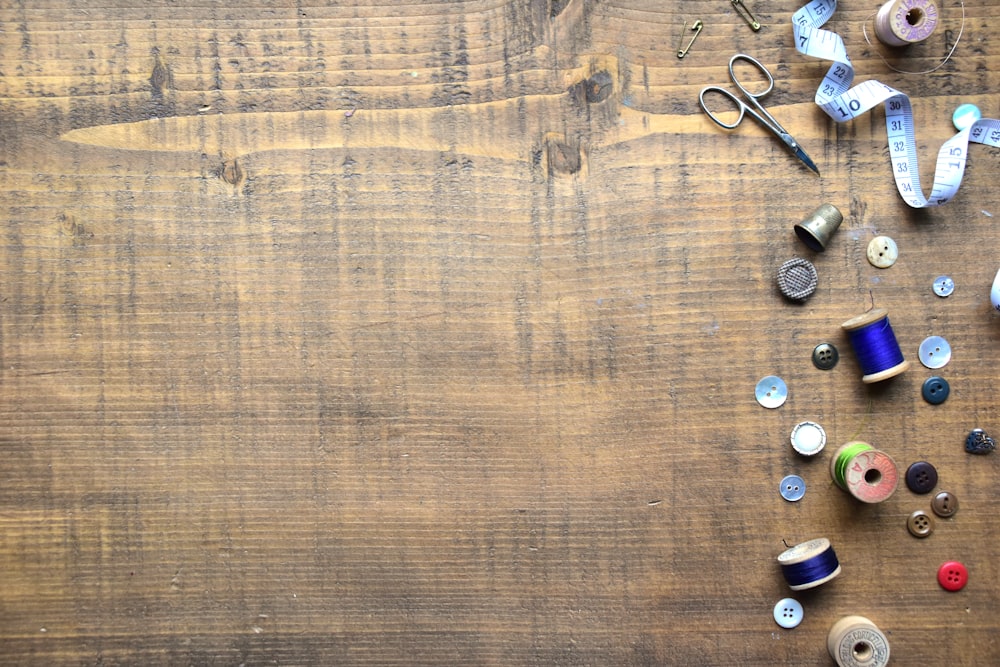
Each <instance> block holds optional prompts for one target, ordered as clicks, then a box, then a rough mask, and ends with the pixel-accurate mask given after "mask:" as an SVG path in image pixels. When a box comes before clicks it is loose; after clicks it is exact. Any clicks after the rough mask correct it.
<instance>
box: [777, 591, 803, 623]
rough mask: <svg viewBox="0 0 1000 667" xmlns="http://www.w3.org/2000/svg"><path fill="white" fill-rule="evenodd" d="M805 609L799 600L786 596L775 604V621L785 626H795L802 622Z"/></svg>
mask: <svg viewBox="0 0 1000 667" xmlns="http://www.w3.org/2000/svg"><path fill="white" fill-rule="evenodd" d="M802 616H803V610H802V605H801V604H800V603H799V601H798V600H794V599H792V598H784V599H783V600H778V604H776V605H774V622H775V623H777V624H778V625H780V626H781V627H783V628H789V629H791V628H794V627H795V626H797V625H798V624H799V623H801V622H802Z"/></svg>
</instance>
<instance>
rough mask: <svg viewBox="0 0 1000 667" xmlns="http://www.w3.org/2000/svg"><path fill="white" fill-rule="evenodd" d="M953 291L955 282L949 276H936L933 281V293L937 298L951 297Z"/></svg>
mask: <svg viewBox="0 0 1000 667" xmlns="http://www.w3.org/2000/svg"><path fill="white" fill-rule="evenodd" d="M954 291H955V281H954V280H952V279H951V277H950V276H938V277H937V278H935V279H934V293H935V294H937V295H938V296H951V294H952V292H954Z"/></svg>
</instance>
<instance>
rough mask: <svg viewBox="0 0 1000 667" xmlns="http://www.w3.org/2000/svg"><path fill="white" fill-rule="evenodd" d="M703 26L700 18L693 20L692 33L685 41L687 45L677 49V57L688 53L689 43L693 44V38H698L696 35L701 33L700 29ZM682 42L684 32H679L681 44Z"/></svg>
mask: <svg viewBox="0 0 1000 667" xmlns="http://www.w3.org/2000/svg"><path fill="white" fill-rule="evenodd" d="M703 26H704V24H703V23H702V22H701V21H700V20H699V21H695V22H694V23H692V24H691V30H694V34H693V35H692V36H691V41H690V42H688V43H687V46H683V47H681V48H680V49H679V50H678V51H677V57H678V58H683V57H684V56H686V55H687V54H688V51H690V50H691V45H692V44H694V40H696V39H698V35H699V34H701V29H702V27H703ZM683 43H684V33H683V32H681V44H683Z"/></svg>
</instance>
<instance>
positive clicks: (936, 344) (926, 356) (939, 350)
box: [919, 336, 951, 369]
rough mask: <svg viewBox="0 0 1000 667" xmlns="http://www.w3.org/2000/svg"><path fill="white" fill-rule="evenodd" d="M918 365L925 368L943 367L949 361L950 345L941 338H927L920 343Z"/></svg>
mask: <svg viewBox="0 0 1000 667" xmlns="http://www.w3.org/2000/svg"><path fill="white" fill-rule="evenodd" d="M919 353H920V363H922V364H923V365H924V366H926V367H927V368H931V369H937V368H942V367H944V366H945V365H946V364H947V363H948V362H949V361H951V345H949V344H948V341H946V340H945V339H944V338H942V337H941V336H928V337H927V338H925V339H924V340H923V342H922V343H920V350H919Z"/></svg>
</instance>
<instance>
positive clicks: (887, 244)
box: [868, 236, 899, 269]
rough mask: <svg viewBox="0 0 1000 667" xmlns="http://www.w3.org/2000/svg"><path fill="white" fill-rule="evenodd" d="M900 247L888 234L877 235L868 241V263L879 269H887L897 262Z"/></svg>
mask: <svg viewBox="0 0 1000 667" xmlns="http://www.w3.org/2000/svg"><path fill="white" fill-rule="evenodd" d="M898 257H899V248H898V247H897V246H896V242H895V241H893V240H892V239H891V238H889V237H888V236H876V237H875V238H873V239H872V240H871V241H870V242H869V243H868V263H869V264H871V265H872V266H874V267H876V268H879V269H887V268H889V267H890V266H892V265H893V264H895V263H896V259H897V258H898Z"/></svg>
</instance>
